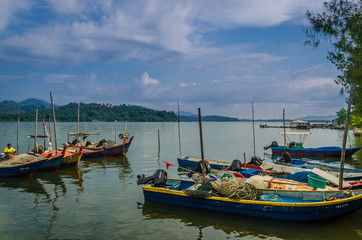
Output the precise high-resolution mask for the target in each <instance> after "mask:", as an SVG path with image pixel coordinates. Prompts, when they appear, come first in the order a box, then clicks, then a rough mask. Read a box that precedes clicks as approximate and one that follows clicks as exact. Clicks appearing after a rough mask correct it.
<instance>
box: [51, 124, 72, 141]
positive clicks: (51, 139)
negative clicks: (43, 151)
mask: <svg viewBox="0 0 362 240" xmlns="http://www.w3.org/2000/svg"><path fill="white" fill-rule="evenodd" d="M49 142H50V143H51V142H52V128H51V125H50V118H49ZM68 142H69V141H68Z"/></svg>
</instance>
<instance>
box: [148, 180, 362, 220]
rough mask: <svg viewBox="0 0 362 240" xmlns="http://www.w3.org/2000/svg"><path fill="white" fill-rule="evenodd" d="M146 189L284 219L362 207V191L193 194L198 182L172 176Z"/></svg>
mask: <svg viewBox="0 0 362 240" xmlns="http://www.w3.org/2000/svg"><path fill="white" fill-rule="evenodd" d="M142 189H143V193H144V198H145V201H152V202H159V203H163V204H171V205H177V206H184V207H191V208H197V209H204V210H210V211H216V212H223V213H228V214H238V215H246V216H253V217H263V218H271V219H278V220H284V221H314V220H323V219H328V218H335V217H338V216H341V215H345V214H348V213H352V212H354V211H356V210H358V209H360V208H361V207H362V191H350V192H349V193H346V192H345V191H315V192H312V193H311V192H308V191H305V192H303V191H288V190H284V191H283V190H258V191H260V195H261V197H260V199H259V200H244V199H232V198H227V197H217V196H206V197H192V196H190V191H191V192H192V191H195V190H196V188H195V183H194V182H192V181H187V180H171V179H169V180H168V181H167V182H166V183H165V184H164V185H163V186H152V185H148V186H143V188H142ZM186 193H188V194H186ZM263 196H264V197H263Z"/></svg>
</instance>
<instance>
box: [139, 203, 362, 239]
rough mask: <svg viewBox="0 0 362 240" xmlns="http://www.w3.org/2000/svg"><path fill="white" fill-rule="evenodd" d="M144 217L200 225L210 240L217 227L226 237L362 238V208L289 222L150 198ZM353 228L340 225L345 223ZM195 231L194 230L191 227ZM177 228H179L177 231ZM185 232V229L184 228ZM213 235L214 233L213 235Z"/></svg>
mask: <svg viewBox="0 0 362 240" xmlns="http://www.w3.org/2000/svg"><path fill="white" fill-rule="evenodd" d="M138 208H140V209H142V215H143V216H144V219H143V220H157V221H158V222H159V220H175V221H176V222H178V223H179V224H178V227H180V225H181V224H180V223H182V225H183V228H186V227H187V228H198V229H199V235H198V237H197V239H208V237H209V236H210V235H208V233H210V234H215V231H214V229H216V230H221V231H223V232H224V233H225V238H226V237H227V238H233V237H249V238H253V237H255V238H256V239H259V238H265V239H268V238H274V237H277V238H281V239H297V238H298V239H360V238H361V237H362V231H361V230H362V227H361V226H362V225H361V224H362V210H361V209H360V210H358V211H357V212H355V213H354V214H349V215H347V216H345V217H338V218H336V219H332V220H323V221H318V222H317V224H316V222H313V221H312V222H285V221H279V220H270V219H264V218H258V217H248V216H238V215H232V214H224V213H214V212H210V211H204V210H198V209H192V210H190V208H187V207H180V206H172V205H165V204H161V203H156V202H149V201H146V202H145V203H144V204H142V203H138ZM346 222H348V225H349V227H343V228H340V226H341V225H346ZM190 230H191V229H190ZM175 231H176V230H175ZM184 231H185V230H184ZM211 236H212V235H211Z"/></svg>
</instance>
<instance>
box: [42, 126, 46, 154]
mask: <svg viewBox="0 0 362 240" xmlns="http://www.w3.org/2000/svg"><path fill="white" fill-rule="evenodd" d="M43 128H44V129H43V132H44V151H45V149H47V143H46V139H45V136H47V135H46V128H45V125H44V127H43Z"/></svg>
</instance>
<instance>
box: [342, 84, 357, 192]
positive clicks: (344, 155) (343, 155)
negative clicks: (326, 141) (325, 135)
mask: <svg viewBox="0 0 362 240" xmlns="http://www.w3.org/2000/svg"><path fill="white" fill-rule="evenodd" d="M353 94H354V83H352V84H351V90H350V92H349V99H348V107H347V116H346V123H345V125H344V134H343V143H342V152H341V165H340V168H339V190H342V187H343V168H344V160H345V158H346V143H347V134H348V127H349V116H350V113H351V105H352V99H353Z"/></svg>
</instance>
